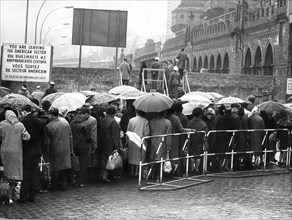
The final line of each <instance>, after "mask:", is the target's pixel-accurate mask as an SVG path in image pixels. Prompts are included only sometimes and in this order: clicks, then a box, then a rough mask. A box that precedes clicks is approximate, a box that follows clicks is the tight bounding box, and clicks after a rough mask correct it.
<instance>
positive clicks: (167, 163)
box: [163, 154, 172, 173]
mask: <svg viewBox="0 0 292 220" xmlns="http://www.w3.org/2000/svg"><path fill="white" fill-rule="evenodd" d="M166 160H168V161H165V162H164V165H163V172H165V173H170V172H171V170H172V167H171V162H170V161H169V154H167V156H166Z"/></svg>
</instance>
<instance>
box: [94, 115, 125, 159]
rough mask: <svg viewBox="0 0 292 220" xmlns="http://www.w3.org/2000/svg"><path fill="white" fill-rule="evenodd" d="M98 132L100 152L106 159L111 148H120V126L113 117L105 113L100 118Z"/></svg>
mask: <svg viewBox="0 0 292 220" xmlns="http://www.w3.org/2000/svg"><path fill="white" fill-rule="evenodd" d="M98 134H99V136H98V140H99V142H98V143H99V147H100V151H101V154H102V155H103V158H104V159H106V160H107V158H108V157H109V156H110V155H111V153H112V152H113V150H118V149H120V146H121V145H120V126H119V124H118V123H117V121H116V120H115V119H114V117H112V116H110V115H107V116H105V117H104V118H102V119H100V122H99V126H98Z"/></svg>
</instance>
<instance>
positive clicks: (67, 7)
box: [39, 6, 74, 43]
mask: <svg viewBox="0 0 292 220" xmlns="http://www.w3.org/2000/svg"><path fill="white" fill-rule="evenodd" d="M61 8H66V9H70V8H74V6H65V7H60V8H55V9H54V10H52V11H50V12H49V13H48V14H47V15H46V17H45V18H44V20H43V23H42V26H41V30H40V39H39V43H41V41H42V32H43V26H44V23H45V21H46V19H47V17H48V16H49V15H50V14H51V13H53V12H54V11H56V10H58V9H61Z"/></svg>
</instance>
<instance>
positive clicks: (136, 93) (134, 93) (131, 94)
mask: <svg viewBox="0 0 292 220" xmlns="http://www.w3.org/2000/svg"><path fill="white" fill-rule="evenodd" d="M144 94H146V92H142V91H139V90H137V91H134V90H133V91H127V92H123V93H122V94H120V95H118V96H117V98H119V99H124V100H130V99H137V98H139V97H140V96H142V95H144Z"/></svg>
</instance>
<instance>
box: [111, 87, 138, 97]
mask: <svg viewBox="0 0 292 220" xmlns="http://www.w3.org/2000/svg"><path fill="white" fill-rule="evenodd" d="M129 91H139V90H138V89H136V88H135V87H133V86H125V85H124V86H117V87H114V88H112V89H111V90H110V91H108V93H109V94H114V95H120V94H122V93H124V92H129Z"/></svg>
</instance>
